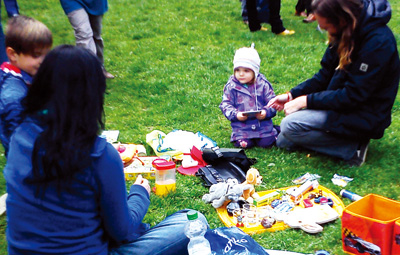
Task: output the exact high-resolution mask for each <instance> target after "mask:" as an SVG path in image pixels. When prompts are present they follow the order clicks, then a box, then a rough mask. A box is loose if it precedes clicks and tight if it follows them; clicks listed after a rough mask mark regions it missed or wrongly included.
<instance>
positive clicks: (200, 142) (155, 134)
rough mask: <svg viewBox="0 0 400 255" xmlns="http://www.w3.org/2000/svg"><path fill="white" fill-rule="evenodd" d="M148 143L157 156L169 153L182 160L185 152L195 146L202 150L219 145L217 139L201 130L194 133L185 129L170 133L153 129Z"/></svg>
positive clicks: (147, 136)
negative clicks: (214, 139)
mask: <svg viewBox="0 0 400 255" xmlns="http://www.w3.org/2000/svg"><path fill="white" fill-rule="evenodd" d="M146 143H147V144H148V145H150V147H151V148H152V149H153V150H154V153H155V154H156V155H157V156H163V155H169V156H172V157H174V158H176V159H178V160H182V157H183V154H184V153H190V150H191V149H192V147H193V146H196V147H197V148H198V149H200V150H202V149H204V148H206V147H214V146H217V143H216V142H215V141H213V140H212V139H211V138H209V137H207V136H206V135H204V134H202V133H201V132H197V133H193V132H190V131H184V130H174V131H171V132H170V133H168V134H165V133H164V132H162V131H160V130H153V131H152V132H151V133H149V134H147V135H146Z"/></svg>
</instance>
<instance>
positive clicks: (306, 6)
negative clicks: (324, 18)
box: [294, 0, 315, 23]
mask: <svg viewBox="0 0 400 255" xmlns="http://www.w3.org/2000/svg"><path fill="white" fill-rule="evenodd" d="M311 2H312V0H298V1H297V4H296V12H295V13H294V15H296V16H302V17H306V18H305V19H303V22H304V23H311V22H314V21H315V16H314V14H313V13H312V11H311Z"/></svg>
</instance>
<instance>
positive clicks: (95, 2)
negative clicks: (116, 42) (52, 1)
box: [60, 0, 114, 79]
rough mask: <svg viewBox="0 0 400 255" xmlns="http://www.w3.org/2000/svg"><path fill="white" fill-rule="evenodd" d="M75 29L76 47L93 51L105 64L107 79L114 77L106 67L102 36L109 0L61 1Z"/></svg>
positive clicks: (104, 70)
mask: <svg viewBox="0 0 400 255" xmlns="http://www.w3.org/2000/svg"><path fill="white" fill-rule="evenodd" d="M60 2H61V6H62V8H63V10H64V12H65V14H66V15H67V16H68V20H69V22H70V23H71V26H72V28H73V29H74V34H75V40H76V45H77V46H81V47H84V48H86V49H89V50H91V51H92V52H93V53H94V54H95V55H97V57H98V58H99V60H100V62H101V63H102V64H103V73H104V75H105V77H106V78H107V79H113V78H114V75H112V74H111V73H109V72H107V70H106V69H105V67H104V55H103V54H104V43H103V38H102V36H101V31H102V22H103V15H104V13H106V12H107V11H108V1H107V0H60Z"/></svg>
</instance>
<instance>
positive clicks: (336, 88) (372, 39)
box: [291, 0, 400, 139]
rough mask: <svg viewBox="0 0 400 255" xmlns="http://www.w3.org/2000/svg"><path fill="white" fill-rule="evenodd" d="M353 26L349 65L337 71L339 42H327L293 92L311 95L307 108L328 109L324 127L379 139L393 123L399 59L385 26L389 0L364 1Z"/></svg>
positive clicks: (294, 94) (389, 32) (389, 12)
mask: <svg viewBox="0 0 400 255" xmlns="http://www.w3.org/2000/svg"><path fill="white" fill-rule="evenodd" d="M363 2H364V9H363V11H362V14H361V16H360V17H359V19H358V23H357V27H356V30H355V31H354V34H353V36H354V38H355V48H354V51H353V53H352V55H351V64H349V65H348V66H346V67H345V70H336V68H337V66H338V64H339V57H338V54H337V47H336V46H329V47H328V48H327V50H326V52H325V55H324V57H323V59H322V61H321V66H322V68H321V69H320V70H319V72H318V73H316V74H315V75H314V76H313V77H312V78H311V79H309V80H307V81H305V82H303V83H301V84H299V85H298V86H297V87H295V88H293V89H292V90H291V93H292V95H293V97H294V98H295V97H298V96H301V95H307V108H308V109H317V110H327V111H328V119H327V122H326V123H325V130H326V131H327V132H331V133H333V134H338V135H341V136H346V137H349V138H354V139H370V138H373V139H379V138H381V137H382V136H383V134H384V130H385V129H386V128H387V127H388V126H389V125H390V123H391V109H392V107H393V103H394V101H395V98H396V94H397V90H398V86H399V77H400V61H399V55H398V51H397V45H396V40H395V38H394V36H393V33H392V31H391V30H390V29H389V27H388V26H387V23H388V22H389V20H390V18H391V8H390V5H389V3H388V2H387V0H364V1H363Z"/></svg>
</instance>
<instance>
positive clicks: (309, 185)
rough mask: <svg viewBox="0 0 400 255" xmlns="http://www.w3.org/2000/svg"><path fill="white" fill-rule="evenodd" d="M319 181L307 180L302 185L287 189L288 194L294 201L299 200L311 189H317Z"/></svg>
mask: <svg viewBox="0 0 400 255" xmlns="http://www.w3.org/2000/svg"><path fill="white" fill-rule="evenodd" d="M318 185H319V183H318V181H317V180H313V181H306V182H305V183H303V184H302V185H301V186H300V187H297V188H290V189H288V190H287V191H286V193H287V194H288V195H290V197H291V198H292V200H293V201H295V202H298V201H299V199H300V198H301V197H302V196H303V195H304V194H305V193H306V192H307V191H309V190H313V189H316V188H317V187H318Z"/></svg>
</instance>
